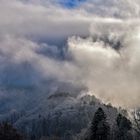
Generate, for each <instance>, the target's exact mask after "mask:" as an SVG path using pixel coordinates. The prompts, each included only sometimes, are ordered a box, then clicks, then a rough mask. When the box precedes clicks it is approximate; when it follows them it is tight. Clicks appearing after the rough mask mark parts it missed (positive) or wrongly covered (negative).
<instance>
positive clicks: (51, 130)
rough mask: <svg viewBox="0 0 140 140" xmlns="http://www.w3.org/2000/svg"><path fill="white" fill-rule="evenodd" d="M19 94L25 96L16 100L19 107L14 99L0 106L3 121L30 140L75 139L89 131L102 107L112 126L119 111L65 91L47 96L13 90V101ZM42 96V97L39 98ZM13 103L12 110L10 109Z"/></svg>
mask: <svg viewBox="0 0 140 140" xmlns="http://www.w3.org/2000/svg"><path fill="white" fill-rule="evenodd" d="M10 90H11V89H10ZM15 93H18V94H21V93H22V96H21V97H20V98H17V101H14V102H15V104H13V103H12V100H13V99H9V101H7V100H6V99H5V101H4V100H3V104H2V105H1V106H0V110H1V112H2V111H3V113H1V115H0V119H1V120H7V121H8V122H10V123H12V124H13V125H14V126H15V127H17V128H18V129H19V130H20V131H21V132H22V133H24V134H25V135H26V136H27V139H34V140H39V139H40V138H41V137H43V136H45V137H52V136H59V137H60V138H61V139H62V140H66V139H67V140H72V139H73V137H76V136H77V135H78V134H79V133H81V131H83V130H84V129H86V128H88V126H89V124H90V122H91V120H92V118H93V116H94V113H95V111H96V110H97V108H99V107H102V108H103V109H104V111H105V112H106V114H107V116H108V117H109V118H108V120H109V123H110V125H111V126H112V125H113V124H114V121H115V118H116V116H117V109H116V108H113V107H112V106H110V105H105V104H103V103H102V102H101V101H100V100H98V99H97V98H96V97H95V96H90V95H87V94H84V95H80V94H77V95H76V94H72V93H71V92H64V91H63V92H60V91H57V92H54V93H51V94H46V92H42V91H39V90H36V89H33V88H28V89H22V90H21V89H20V90H17V89H16V91H15V89H13V91H12V90H11V96H12V97H13V98H14V96H13V94H15ZM38 93H40V94H39V95H41V96H38ZM23 95H24V96H23ZM15 96H17V95H15ZM23 99H24V103H22V104H20V103H21V101H20V100H23ZM4 102H6V104H5V103H4ZM7 102H8V104H7ZM10 104H11V106H10V108H9V109H8V107H7V106H8V105H10ZM23 104H24V107H23V106H22V105H23ZM12 105H13V106H12ZM21 106H22V107H21ZM6 108H7V109H6ZM4 110H7V111H5V112H4Z"/></svg>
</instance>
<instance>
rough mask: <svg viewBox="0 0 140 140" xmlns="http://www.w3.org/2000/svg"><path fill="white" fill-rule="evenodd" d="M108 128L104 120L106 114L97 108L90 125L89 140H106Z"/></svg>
mask: <svg viewBox="0 0 140 140" xmlns="http://www.w3.org/2000/svg"><path fill="white" fill-rule="evenodd" d="M109 133H110V127H109V124H108V123H107V120H106V114H105V113H104V111H103V110H102V108H99V109H98V110H97V111H96V112H95V115H94V118H93V121H92V124H91V135H90V140H108V139H109Z"/></svg>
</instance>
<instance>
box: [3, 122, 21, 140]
mask: <svg viewBox="0 0 140 140" xmlns="http://www.w3.org/2000/svg"><path fill="white" fill-rule="evenodd" d="M0 140H23V137H22V136H21V134H20V133H19V132H17V130H16V129H15V128H13V126H12V125H10V124H8V123H0Z"/></svg>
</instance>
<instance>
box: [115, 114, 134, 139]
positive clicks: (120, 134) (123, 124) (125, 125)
mask: <svg viewBox="0 0 140 140" xmlns="http://www.w3.org/2000/svg"><path fill="white" fill-rule="evenodd" d="M116 123H117V131H116V140H132V135H131V133H130V132H129V131H130V130H131V129H132V124H131V122H130V120H129V119H127V118H126V117H125V116H123V115H121V114H118V116H117V119H116Z"/></svg>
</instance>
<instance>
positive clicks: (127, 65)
mask: <svg viewBox="0 0 140 140" xmlns="http://www.w3.org/2000/svg"><path fill="white" fill-rule="evenodd" d="M7 15H8V16H7ZM0 19H1V20H0V84H1V85H2V86H3V85H8V86H9V85H11V86H15V85H16V86H32V85H34V86H41V87H42V86H44V83H45V84H46V81H49V80H50V79H51V80H52V81H53V82H54V83H55V82H56V83H57V84H58V83H70V84H73V85H76V86H79V87H81V86H83V87H86V88H87V89H88V90H89V91H91V92H93V94H95V95H96V96H98V97H99V98H101V99H102V100H103V101H105V102H112V103H113V104H114V105H122V106H125V107H136V106H139V102H140V101H139V92H140V88H139V82H140V77H139V76H140V74H139V69H140V65H139V64H140V62H139V60H140V59H139V51H140V49H139V43H140V35H139V31H140V30H139V29H140V26H139V23H140V20H139V1H138V0H135V1H133V3H132V2H131V1H130V0H126V1H124V0H119V1H116V0H112V1H111V0H107V1H106V2H104V1H103V0H98V1H96V0H94V1H93V0H87V1H86V2H84V3H83V4H80V5H79V6H77V7H76V8H74V9H67V8H63V7H62V6H60V5H59V4H57V3H56V1H49V0H47V1H43V0H35V1H33V0H29V1H23V0H22V1H21V0H13V1H12V2H11V1H10V0H1V4H0ZM63 41H64V43H61V42H63ZM50 42H51V43H50ZM60 44H61V45H60ZM62 44H63V46H62ZM62 53H63V57H61V55H62ZM45 86H46V85H45Z"/></svg>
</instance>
